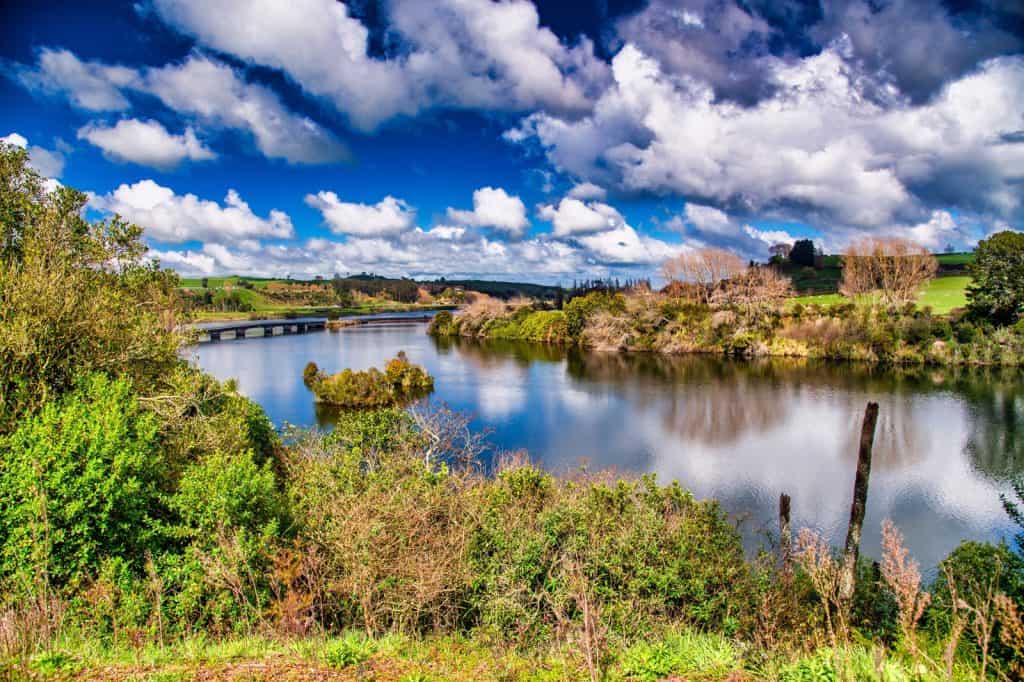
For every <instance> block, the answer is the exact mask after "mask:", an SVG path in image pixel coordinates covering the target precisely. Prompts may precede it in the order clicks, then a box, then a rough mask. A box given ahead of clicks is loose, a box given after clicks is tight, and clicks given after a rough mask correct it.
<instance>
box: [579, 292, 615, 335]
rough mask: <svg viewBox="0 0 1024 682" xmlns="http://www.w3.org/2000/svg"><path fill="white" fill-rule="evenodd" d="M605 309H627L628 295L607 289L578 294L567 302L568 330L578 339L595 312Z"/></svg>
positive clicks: (612, 310) (612, 311)
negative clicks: (582, 294)
mask: <svg viewBox="0 0 1024 682" xmlns="http://www.w3.org/2000/svg"><path fill="white" fill-rule="evenodd" d="M600 310H604V311H607V312H610V313H624V312H625V311H626V297H625V296H623V295H622V294H614V293H611V292H607V291H594V292H591V293H589V294H587V295H586V296H577V297H576V298H574V299H572V300H571V301H569V302H568V303H566V304H565V308H564V312H565V327H566V332H567V333H568V334H569V337H570V338H572V339H578V338H579V336H580V334H581V333H582V332H583V328H584V327H585V326H586V324H587V320H588V319H590V316H591V315H593V314H594V313H596V312H598V311H600Z"/></svg>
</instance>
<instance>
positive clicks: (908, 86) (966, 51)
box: [811, 0, 1024, 103]
mask: <svg viewBox="0 0 1024 682" xmlns="http://www.w3.org/2000/svg"><path fill="white" fill-rule="evenodd" d="M958 5H959V6H957V7H955V8H954V7H950V6H947V5H946V4H945V3H941V2H937V1H931V2H928V1H925V2H921V1H920V0H916V1H915V0H895V1H893V2H887V3H868V2H863V1H862V0H833V1H830V2H826V3H825V4H824V6H823V10H824V17H823V20H822V21H821V23H819V24H817V25H815V26H813V27H812V28H811V35H812V36H814V37H815V38H817V39H818V40H819V41H820V42H822V43H827V42H828V41H830V40H834V39H836V38H838V37H839V36H841V35H843V34H845V35H847V36H849V38H850V41H851V44H852V46H853V50H854V55H855V57H856V58H858V59H860V60H862V61H863V62H864V64H865V66H867V67H868V68H869V69H871V70H873V71H876V72H878V73H879V74H884V75H887V76H889V77H891V78H892V79H893V82H894V83H895V84H896V85H897V87H899V89H900V91H901V92H903V93H904V94H906V95H908V96H909V97H910V98H911V100H912V101H914V102H915V103H920V102H923V101H926V100H927V99H928V98H930V97H932V96H933V95H934V94H935V93H936V92H937V91H938V90H939V89H941V88H942V86H943V85H944V84H945V83H947V82H948V81H950V80H952V79H955V78H958V77H960V76H962V75H963V74H965V73H968V72H969V71H972V70H974V69H975V68H976V67H977V66H978V64H979V63H981V62H982V61H984V60H986V59H990V58H992V57H997V56H1000V55H1007V54H1013V53H1017V52H1020V51H1021V50H1022V49H1024V26H1022V21H1021V15H1020V14H1019V11H1020V10H1019V9H1017V8H1019V7H1021V5H1019V4H1017V5H1016V7H1013V4H1011V3H998V2H993V3H958ZM1014 9H1017V11H1016V12H1014V11H1013V10H1014Z"/></svg>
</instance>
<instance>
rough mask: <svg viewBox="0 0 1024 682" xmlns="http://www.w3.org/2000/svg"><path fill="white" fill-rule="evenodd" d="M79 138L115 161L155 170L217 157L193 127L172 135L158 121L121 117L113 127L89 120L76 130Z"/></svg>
mask: <svg viewBox="0 0 1024 682" xmlns="http://www.w3.org/2000/svg"><path fill="white" fill-rule="evenodd" d="M78 137H79V139H83V140H87V141H88V142H90V143H92V144H93V145H95V146H97V147H99V148H100V149H102V150H103V153H104V155H106V156H107V157H109V158H111V159H113V160H115V161H129V162H131V163H137V164H139V165H142V166H151V167H153V168H158V169H163V170H166V169H170V168H174V167H175V166H177V165H178V164H180V163H181V162H182V161H185V160H186V159H187V160H189V161H208V160H210V159H214V158H216V157H217V155H216V154H214V153H213V152H212V151H211V150H210V149H209V148H208V147H207V146H206V145H204V144H203V143H202V142H200V141H199V139H198V138H197V137H196V134H195V131H193V130H192V128H186V129H185V131H184V132H183V133H182V134H181V135H174V134H172V133H170V132H168V131H167V129H166V128H164V127H163V125H162V124H161V123H160V122H158V121H140V120H138V119H133V118H131V119H121V120H120V121H118V122H117V123H116V124H115V125H113V126H103V125H99V124H96V123H90V124H88V125H86V126H83V127H82V128H80V129H79V131H78Z"/></svg>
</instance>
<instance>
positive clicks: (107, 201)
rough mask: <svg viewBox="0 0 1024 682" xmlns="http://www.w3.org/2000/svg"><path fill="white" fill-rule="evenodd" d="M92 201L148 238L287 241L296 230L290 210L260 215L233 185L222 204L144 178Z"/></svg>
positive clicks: (214, 240) (170, 240) (93, 197)
mask: <svg viewBox="0 0 1024 682" xmlns="http://www.w3.org/2000/svg"><path fill="white" fill-rule="evenodd" d="M89 203H90V205H91V206H92V207H93V208H95V209H97V210H99V211H103V212H107V213H117V214H120V215H121V216H122V217H124V218H125V219H127V220H129V221H131V222H133V223H135V224H137V225H139V226H140V227H142V228H143V229H144V230H145V233H146V236H148V237H149V238H151V239H155V240H157V241H160V242H166V243H181V242H188V241H209V242H215V243H223V242H233V241H236V240H248V239H257V238H261V237H267V238H277V239H289V238H291V237H293V236H294V234H295V232H294V229H293V228H292V221H291V218H289V217H288V215H287V214H286V213H284V212H282V211H278V210H276V209H273V210H271V211H270V213H269V214H268V215H267V217H265V218H264V217H260V216H258V215H256V214H255V213H253V211H252V209H251V208H249V204H247V203H246V202H245V201H243V200H242V197H240V196H239V195H238V192H236V191H235V190H233V189H231V190H228V193H227V196H226V197H225V198H224V203H223V204H219V203H217V202H216V201H210V200H209V199H200V198H199V197H197V196H196V195H195V194H184V195H179V194H176V193H175V192H174V190H172V189H171V188H169V187H163V186H162V185H159V184H157V183H156V182H154V181H152V180H140V181H139V182H136V183H135V184H132V185H128V184H122V185H121V186H119V187H118V188H117V189H115V190H114V191H113V192H110V193H109V194H104V195H93V196H92V197H91V198H90V202H89Z"/></svg>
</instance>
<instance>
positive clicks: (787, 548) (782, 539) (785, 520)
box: [779, 493, 793, 566]
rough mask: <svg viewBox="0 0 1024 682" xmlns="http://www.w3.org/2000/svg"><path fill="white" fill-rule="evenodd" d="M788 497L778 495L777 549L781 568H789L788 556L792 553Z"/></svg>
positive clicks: (783, 494) (784, 494)
mask: <svg viewBox="0 0 1024 682" xmlns="http://www.w3.org/2000/svg"><path fill="white" fill-rule="evenodd" d="M789 502H790V499H789V495H787V494H786V493H782V494H781V495H779V549H780V550H781V552H782V564H783V566H789V558H790V554H791V553H792V551H793V531H792V529H791V528H790V525H789Z"/></svg>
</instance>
